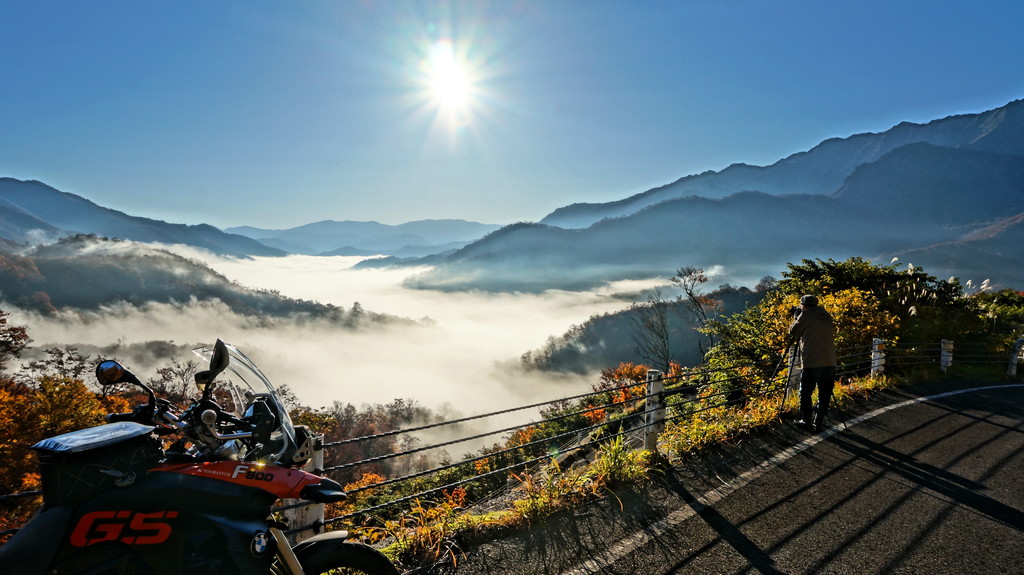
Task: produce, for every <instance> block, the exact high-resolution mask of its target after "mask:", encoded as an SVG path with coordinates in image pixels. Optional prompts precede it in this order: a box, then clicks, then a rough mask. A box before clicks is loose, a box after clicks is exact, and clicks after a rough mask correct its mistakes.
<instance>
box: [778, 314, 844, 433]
mask: <svg viewBox="0 0 1024 575" xmlns="http://www.w3.org/2000/svg"><path fill="white" fill-rule="evenodd" d="M794 315H795V317H794V318H793V323H791V324H790V325H789V333H790V335H792V336H793V337H794V338H795V339H796V340H798V341H799V343H800V360H801V363H802V364H803V370H802V372H801V374H800V415H801V416H802V419H801V420H800V421H797V422H796V424H797V425H798V426H799V427H802V428H804V429H807V430H811V431H815V432H817V431H821V430H822V429H823V428H824V426H825V414H826V413H828V405H829V402H830V401H831V400H832V389H833V388H834V387H835V379H836V344H835V325H834V321H833V320H832V315H831V314H829V313H828V312H827V311H825V308H823V307H821V306H819V305H818V298H817V297H815V296H813V295H805V296H803V297H801V298H800V310H799V311H798V312H797V313H795V314H794ZM815 389H817V390H818V404H817V409H814V405H813V404H812V401H811V400H812V395H813V394H814V390H815Z"/></svg>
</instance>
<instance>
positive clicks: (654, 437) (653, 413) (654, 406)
mask: <svg viewBox="0 0 1024 575" xmlns="http://www.w3.org/2000/svg"><path fill="white" fill-rule="evenodd" d="M664 391H665V381H664V380H662V379H661V372H660V371H658V370H656V369H648V370H647V405H646V407H647V409H646V410H645V414H644V415H645V423H646V427H645V429H646V432H645V433H644V449H647V450H650V451H657V450H658V434H660V433H661V432H662V431H664V430H665V405H664V404H663V403H662V397H661V396H662V393H663V392H664Z"/></svg>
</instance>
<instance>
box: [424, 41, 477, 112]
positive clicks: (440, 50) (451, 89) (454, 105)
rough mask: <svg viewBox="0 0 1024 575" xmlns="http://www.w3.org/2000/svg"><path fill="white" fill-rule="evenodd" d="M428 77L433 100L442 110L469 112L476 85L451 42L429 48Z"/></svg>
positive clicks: (440, 42) (441, 42) (439, 42)
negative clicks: (474, 85)
mask: <svg viewBox="0 0 1024 575" xmlns="http://www.w3.org/2000/svg"><path fill="white" fill-rule="evenodd" d="M426 77H427V86H428V89H429V92H430V96H431V98H432V100H433V101H434V103H435V104H437V105H438V106H439V107H440V108H441V109H443V110H445V111H447V112H449V113H455V114H463V113H465V112H467V111H468V110H467V108H468V107H469V106H470V105H471V100H472V96H473V83H474V82H473V78H472V76H471V74H470V73H469V70H468V68H467V65H466V63H465V61H463V60H462V59H461V58H460V57H459V55H458V54H457V53H456V52H455V48H454V46H452V43H451V42H449V41H447V40H441V41H438V42H435V43H434V44H433V45H432V46H431V47H430V53H429V54H428V57H427V61H426Z"/></svg>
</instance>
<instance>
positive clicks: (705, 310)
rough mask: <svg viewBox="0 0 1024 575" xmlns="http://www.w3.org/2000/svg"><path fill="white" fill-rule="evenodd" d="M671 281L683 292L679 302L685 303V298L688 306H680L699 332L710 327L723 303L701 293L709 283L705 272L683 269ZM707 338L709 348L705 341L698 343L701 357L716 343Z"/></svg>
mask: <svg viewBox="0 0 1024 575" xmlns="http://www.w3.org/2000/svg"><path fill="white" fill-rule="evenodd" d="M669 281H671V282H672V283H673V284H675V285H676V286H678V287H679V289H681V290H683V295H681V296H679V298H678V301H680V302H683V301H684V299H683V298H684V297H685V298H686V299H685V302H686V303H687V304H688V305H685V306H680V309H681V310H686V312H688V313H689V315H690V317H689V318H686V319H688V320H690V321H692V322H695V323H696V324H697V328H698V330H703V328H704V327H706V326H707V325H708V319H709V318H710V316H711V315H712V314H715V313H717V312H718V311H719V310H721V307H722V304H721V302H719V301H717V300H715V299H714V298H712V297H710V296H707V295H704V294H702V293H701V292H700V286H702V285H704V284H705V283H707V282H708V276H707V275H706V274H705V273H704V270H703V269H701V268H694V267H682V268H679V269H678V270H676V275H674V276H672V277H671V278H669ZM707 338H708V339H707V342H706V343H707V347H705V342H704V341H703V340H698V341H697V346H698V347H699V348H700V354H701V356H703V355H704V354H705V353H707V350H708V349H710V348H711V346H712V345H714V343H715V342H714V340H713V339H712V338H711V336H710V335H709V336H707Z"/></svg>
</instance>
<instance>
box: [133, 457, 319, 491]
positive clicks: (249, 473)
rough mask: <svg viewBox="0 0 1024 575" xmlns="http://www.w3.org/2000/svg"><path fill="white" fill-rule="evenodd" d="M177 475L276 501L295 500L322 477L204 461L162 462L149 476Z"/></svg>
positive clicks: (250, 464)
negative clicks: (250, 491)
mask: <svg viewBox="0 0 1024 575" xmlns="http://www.w3.org/2000/svg"><path fill="white" fill-rule="evenodd" d="M153 472H164V473H178V474H182V475H192V476H195V477H205V478H207V479H216V480H218V481H225V482H227V483H233V484H235V485H239V486H243V487H254V488H256V489H262V490H263V491H266V492H268V493H270V494H272V495H274V496H276V497H277V498H278V499H298V498H299V494H300V493H301V492H302V489H303V488H304V487H307V486H310V485H317V484H319V483H320V482H321V481H323V478H321V477H319V476H317V475H313V474H312V473H306V472H305V471H302V470H301V469H289V468H287V467H277V466H275V465H264V464H262V463H256V462H251V461H205V462H198V463H164V464H160V465H157V466H155V467H153V469H152V470H150V473H153Z"/></svg>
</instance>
